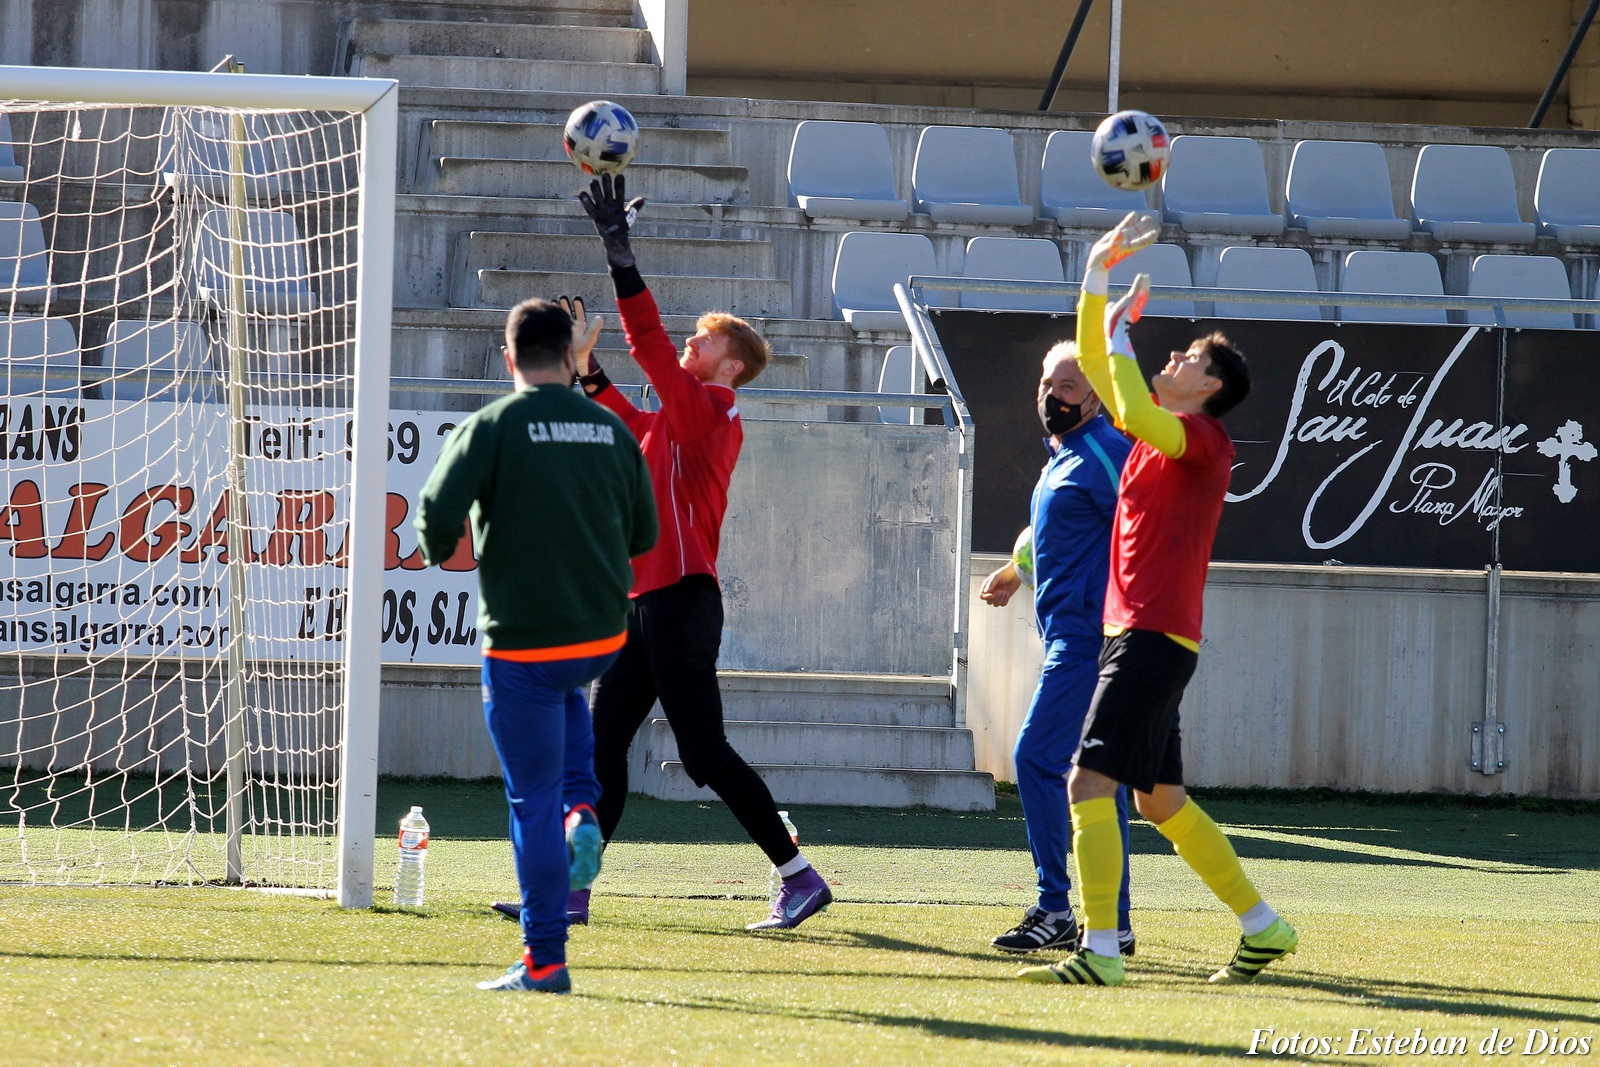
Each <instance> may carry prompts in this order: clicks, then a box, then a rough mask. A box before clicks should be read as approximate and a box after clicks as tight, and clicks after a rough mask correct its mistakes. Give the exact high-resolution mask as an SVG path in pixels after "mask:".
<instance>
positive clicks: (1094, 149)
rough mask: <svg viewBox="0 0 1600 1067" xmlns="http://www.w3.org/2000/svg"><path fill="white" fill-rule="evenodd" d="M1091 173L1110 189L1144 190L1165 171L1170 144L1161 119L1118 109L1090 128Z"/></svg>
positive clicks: (1145, 113)
mask: <svg viewBox="0 0 1600 1067" xmlns="http://www.w3.org/2000/svg"><path fill="white" fill-rule="evenodd" d="M1089 155H1090V161H1091V162H1092V163H1093V164H1094V169H1095V173H1096V174H1099V175H1100V177H1102V178H1104V179H1105V183H1106V184H1107V185H1109V186H1111V187H1112V188H1114V189H1126V190H1127V191H1129V192H1138V191H1139V190H1141V189H1148V188H1149V187H1150V186H1152V185H1154V184H1155V183H1156V182H1158V181H1160V180H1161V175H1163V174H1165V173H1166V170H1167V161H1168V160H1169V159H1171V158H1172V144H1171V140H1170V138H1168V137H1167V128H1166V127H1165V126H1163V125H1161V120H1160V119H1158V118H1156V117H1155V116H1154V115H1152V114H1149V113H1148V112H1145V111H1119V112H1117V113H1116V114H1115V115H1112V116H1110V117H1109V118H1107V119H1106V120H1105V121H1104V122H1102V123H1101V124H1100V125H1099V126H1098V127H1097V128H1096V129H1095V131H1094V141H1093V142H1092V144H1091V145H1090V148H1089Z"/></svg>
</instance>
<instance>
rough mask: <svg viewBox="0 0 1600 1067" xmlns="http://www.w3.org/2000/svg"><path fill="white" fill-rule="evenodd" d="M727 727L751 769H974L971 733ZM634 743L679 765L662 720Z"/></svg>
mask: <svg viewBox="0 0 1600 1067" xmlns="http://www.w3.org/2000/svg"><path fill="white" fill-rule="evenodd" d="M726 725H727V731H728V741H729V742H730V743H731V744H732V745H733V747H734V748H735V749H737V750H738V752H739V755H741V756H743V757H744V758H745V760H746V761H747V762H749V763H766V764H774V765H777V764H791V765H795V766H803V767H856V768H872V769H878V770H884V769H893V768H900V769H902V770H920V771H943V770H950V769H952V768H956V769H959V768H962V767H971V766H972V765H973V758H974V757H973V751H972V731H971V730H957V729H953V728H951V727H940V726H862V725H860V724H857V723H817V722H805V723H802V722H755V721H751V720H741V719H730V720H728V722H727V724H726ZM633 743H634V744H635V745H642V746H644V753H643V757H644V759H645V760H646V761H647V762H649V761H668V762H671V761H677V760H679V759H681V757H680V756H679V754H678V742H677V739H676V738H674V737H673V734H672V727H671V726H670V725H669V724H668V722H667V720H666V719H665V718H654V719H650V720H649V721H648V722H646V723H645V724H644V728H643V729H642V730H640V732H639V735H638V736H637V737H635V738H634V741H633Z"/></svg>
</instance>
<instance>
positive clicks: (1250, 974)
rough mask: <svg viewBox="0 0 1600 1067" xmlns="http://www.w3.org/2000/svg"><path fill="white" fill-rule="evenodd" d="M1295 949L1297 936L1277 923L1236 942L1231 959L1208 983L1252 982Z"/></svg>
mask: <svg viewBox="0 0 1600 1067" xmlns="http://www.w3.org/2000/svg"><path fill="white" fill-rule="evenodd" d="M1298 947H1300V935H1299V934H1297V933H1295V932H1294V927H1292V926H1290V925H1289V924H1288V923H1286V922H1284V921H1283V920H1282V919H1279V920H1278V921H1277V922H1275V923H1273V924H1272V925H1271V926H1269V927H1267V928H1266V929H1265V930H1263V931H1261V932H1260V933H1259V934H1250V935H1247V936H1245V937H1241V938H1239V947H1238V948H1237V949H1235V950H1234V952H1233V959H1231V960H1229V961H1228V965H1227V966H1226V967H1224V968H1222V970H1220V971H1218V972H1217V973H1216V974H1214V975H1212V976H1211V981H1213V982H1218V983H1243V982H1253V981H1255V978H1256V975H1258V974H1260V973H1261V971H1262V969H1263V968H1264V967H1266V965H1267V964H1269V963H1271V962H1272V961H1273V960H1276V959H1280V958H1282V957H1284V956H1287V955H1289V954H1290V953H1291V952H1293V951H1294V950H1295V949H1296V948H1298Z"/></svg>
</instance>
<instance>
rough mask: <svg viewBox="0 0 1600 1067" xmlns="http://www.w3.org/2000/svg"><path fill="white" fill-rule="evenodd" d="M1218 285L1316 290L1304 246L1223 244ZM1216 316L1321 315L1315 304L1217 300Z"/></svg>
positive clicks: (1316, 316) (1315, 279)
mask: <svg viewBox="0 0 1600 1067" xmlns="http://www.w3.org/2000/svg"><path fill="white" fill-rule="evenodd" d="M1217 288H1218V289H1298V290H1305V291H1308V292H1315V291H1316V290H1317V268H1316V266H1315V265H1314V264H1313V263H1312V262H1311V253H1309V252H1307V251H1306V250H1305V249H1303V248H1255V247H1251V246H1239V247H1235V248H1224V249H1223V250H1222V256H1221V258H1219V259H1218V261H1217ZM1215 314H1216V316H1217V318H1219V319H1320V318H1321V317H1322V309H1321V308H1320V307H1318V306H1316V305H1314V304H1245V303H1240V304H1229V303H1222V302H1221V301H1218V303H1217V306H1216V312H1215Z"/></svg>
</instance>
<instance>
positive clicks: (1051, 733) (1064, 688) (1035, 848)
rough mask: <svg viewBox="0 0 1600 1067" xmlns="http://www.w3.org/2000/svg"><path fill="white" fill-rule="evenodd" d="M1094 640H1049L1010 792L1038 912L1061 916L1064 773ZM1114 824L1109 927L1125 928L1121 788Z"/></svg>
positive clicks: (1083, 703) (1068, 837)
mask: <svg viewBox="0 0 1600 1067" xmlns="http://www.w3.org/2000/svg"><path fill="white" fill-rule="evenodd" d="M1101 644H1102V642H1101V640H1100V639H1099V638H1080V639H1070V640H1065V641H1051V642H1050V643H1049V645H1048V646H1046V648H1045V657H1044V670H1043V671H1042V672H1041V673H1040V675H1039V688H1038V689H1036V690H1034V694H1033V704H1032V705H1031V706H1030V707H1029V708H1028V717H1027V719H1026V720H1024V722H1023V724H1022V732H1021V733H1019V734H1018V735H1017V748H1016V753H1015V756H1016V764H1017V793H1018V794H1019V795H1020V796H1021V798H1022V814H1023V817H1024V818H1025V819H1026V820H1027V825H1028V848H1029V850H1030V851H1032V853H1033V865H1034V868H1035V869H1036V870H1037V872H1038V876H1039V907H1040V908H1042V909H1044V910H1045V911H1066V910H1067V907H1068V903H1067V890H1068V889H1070V888H1072V879H1071V877H1070V876H1069V875H1068V874H1067V852H1068V850H1069V849H1070V848H1071V846H1072V812H1071V809H1070V808H1069V806H1068V804H1067V775H1068V774H1069V773H1070V772H1071V771H1072V754H1073V753H1074V752H1076V751H1077V750H1078V741H1079V739H1080V738H1081V736H1082V734H1083V720H1084V717H1085V716H1087V715H1088V713H1089V700H1090V698H1092V697H1093V696H1094V687H1095V683H1096V682H1097V681H1098V680H1099V677H1100V646H1101ZM1117 820H1118V821H1119V822H1120V823H1121V824H1122V892H1121V893H1120V894H1118V897H1117V928H1118V929H1121V930H1127V929H1130V927H1129V925H1128V790H1127V787H1126V786H1124V787H1123V788H1121V789H1119V790H1117Z"/></svg>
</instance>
